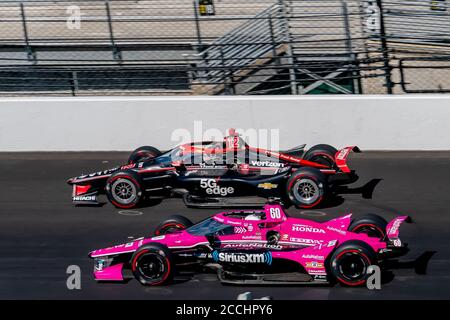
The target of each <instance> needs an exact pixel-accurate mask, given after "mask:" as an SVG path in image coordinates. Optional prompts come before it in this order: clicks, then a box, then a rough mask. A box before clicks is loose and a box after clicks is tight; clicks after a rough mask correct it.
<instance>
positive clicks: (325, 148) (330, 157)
mask: <svg viewBox="0 0 450 320" xmlns="http://www.w3.org/2000/svg"><path fill="white" fill-rule="evenodd" d="M337 152H338V151H337V149H336V148H335V147H333V146H330V145H328V144H318V145H315V146H313V147H312V148H311V149H309V150H308V151H307V152H306V153H305V155H304V156H303V159H305V160H308V161H312V162H316V163H320V164H323V165H326V166H329V167H330V168H333V167H334V165H335V160H334V156H335V155H336V153H337Z"/></svg>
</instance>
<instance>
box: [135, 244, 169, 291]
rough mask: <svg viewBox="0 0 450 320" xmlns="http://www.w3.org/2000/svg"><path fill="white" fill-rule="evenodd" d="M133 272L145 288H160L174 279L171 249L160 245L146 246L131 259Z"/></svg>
mask: <svg viewBox="0 0 450 320" xmlns="http://www.w3.org/2000/svg"><path fill="white" fill-rule="evenodd" d="M131 271H132V272H133V275H134V277H135V278H136V280H137V281H139V282H140V283H141V284H142V285H144V286H158V285H164V284H167V283H169V282H170V281H171V280H172V279H173V275H174V268H173V258H172V253H171V252H170V250H169V248H167V247H166V246H165V245H162V244H159V243H150V244H145V245H143V246H142V247H140V248H139V249H138V250H136V251H135V252H134V254H133V256H132V258H131Z"/></svg>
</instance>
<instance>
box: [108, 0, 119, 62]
mask: <svg viewBox="0 0 450 320" xmlns="http://www.w3.org/2000/svg"><path fill="white" fill-rule="evenodd" d="M105 8H106V16H107V18H108V29H109V40H110V41H111V48H112V53H113V59H114V60H118V61H119V62H122V53H121V52H120V50H119V49H118V48H117V46H116V42H115V41H114V32H113V25H112V19H111V8H110V7H109V0H106V1H105Z"/></svg>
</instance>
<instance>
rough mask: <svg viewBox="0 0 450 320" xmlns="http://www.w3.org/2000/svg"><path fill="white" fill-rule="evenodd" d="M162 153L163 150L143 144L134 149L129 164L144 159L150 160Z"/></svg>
mask: <svg viewBox="0 0 450 320" xmlns="http://www.w3.org/2000/svg"><path fill="white" fill-rule="evenodd" d="M159 155H161V151H159V150H158V149H156V148H155V147H150V146H143V147H139V148H137V149H136V150H134V151H133V152H132V153H131V154H130V157H129V158H128V164H132V163H138V162H141V161H144V160H150V159H153V158H155V157H157V156H159Z"/></svg>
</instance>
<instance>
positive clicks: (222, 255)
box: [212, 251, 272, 265]
mask: <svg viewBox="0 0 450 320" xmlns="http://www.w3.org/2000/svg"><path fill="white" fill-rule="evenodd" d="M212 258H213V260H214V261H216V262H232V263H267V264H268V265H270V264H272V253H270V252H264V253H229V252H217V251H213V253H212Z"/></svg>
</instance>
